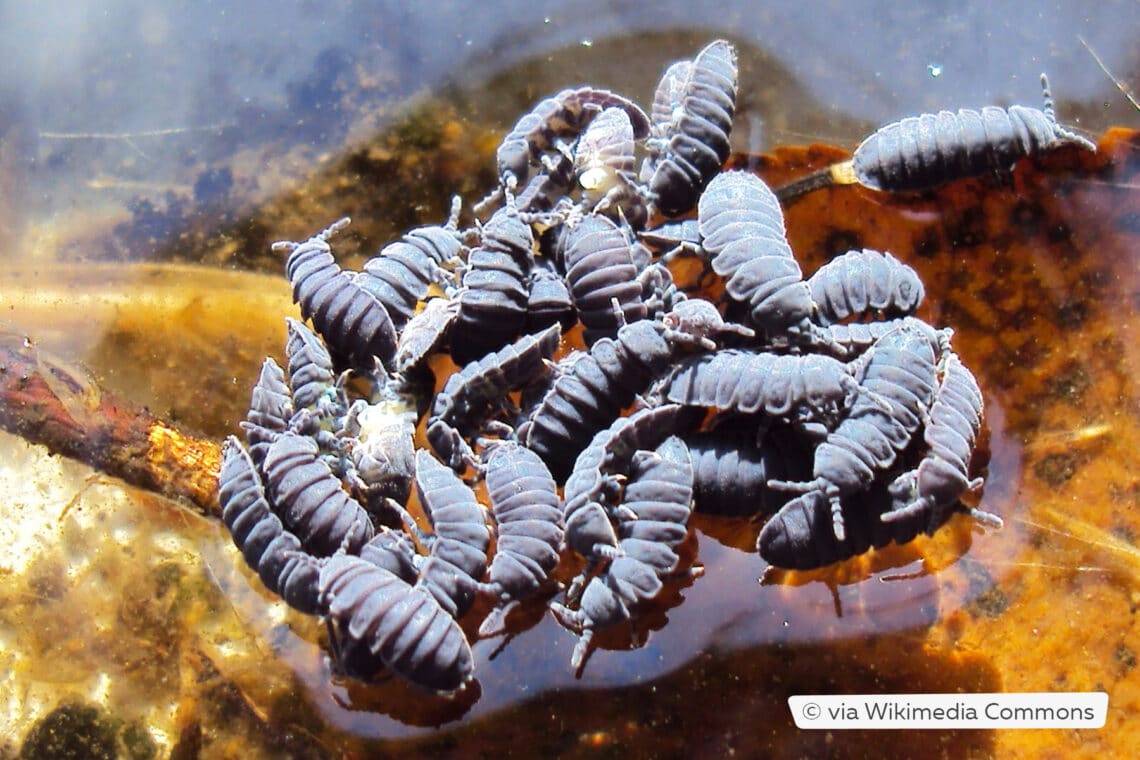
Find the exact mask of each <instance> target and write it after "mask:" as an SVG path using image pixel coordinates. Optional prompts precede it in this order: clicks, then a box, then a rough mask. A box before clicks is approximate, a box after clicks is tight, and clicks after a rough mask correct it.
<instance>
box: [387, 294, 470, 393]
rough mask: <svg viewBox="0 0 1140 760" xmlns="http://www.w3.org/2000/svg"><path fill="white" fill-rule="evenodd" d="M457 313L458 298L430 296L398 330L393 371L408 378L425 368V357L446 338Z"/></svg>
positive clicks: (432, 352) (437, 348)
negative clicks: (416, 312)
mask: <svg viewBox="0 0 1140 760" xmlns="http://www.w3.org/2000/svg"><path fill="white" fill-rule="evenodd" d="M457 316H459V301H458V300H456V299H452V298H432V299H430V300H429V301H428V302H427V303H426V304H425V305H424V308H423V310H422V311H420V312H419V313H418V314H416V315H415V316H414V317H412V318H411V319H410V320H409V321H408V323H407V324H406V325H404V329H403V330H401V331H400V341H399V344H398V345H397V347H396V372H398V373H399V374H400V375H401V376H402V377H404V378H409V377H412V376H414V375H417V374H420V373H421V372H423V371H424V370H426V363H427V359H428V357H430V356H431V355H432V354H434V353H435V352H436V351H438V350H439V349H440V348H441V347H442V346H443V344H444V343H445V342H446V341H447V336H448V334H449V333H450V331H451V325H452V324H453V323H454V322H455V318H456V317H457Z"/></svg>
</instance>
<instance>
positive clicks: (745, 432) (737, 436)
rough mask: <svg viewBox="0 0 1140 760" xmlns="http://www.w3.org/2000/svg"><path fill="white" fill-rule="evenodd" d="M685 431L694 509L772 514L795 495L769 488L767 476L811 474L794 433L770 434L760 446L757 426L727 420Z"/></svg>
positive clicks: (713, 512) (791, 477) (731, 514)
mask: <svg viewBox="0 0 1140 760" xmlns="http://www.w3.org/2000/svg"><path fill="white" fill-rule="evenodd" d="M722 427H731V428H733V429H732V430H721V429H717V430H715V431H712V432H709V433H698V434H696V435H692V436H687V437H686V439H685V441H686V443H688V446H689V454H690V455H691V456H692V461H693V491H694V495H695V503H696V508H697V509H698V510H699V511H700V512H702V513H703V514H709V515H724V516H728V517H749V516H766V515H771V514H774V513H775V512H776V511H777V510H778V509H779V508H780V507H782V506H783V505H784V504H786V503H787V502H788V501H789V499H790V498H791V496H790V495H789V494H788V493H786V492H784V491H777V490H775V489H772V488H769V487H768V481H769V480H789V481H797V480H802V479H803V478H807V477H810V476H811V459H810V453H809V452H808V451H807V450H806V449H805V447H804V446H802V445H800V444H798V442H797V441H796V439H795V438H793V437H790V436H779V437H778V436H767V437H765V438H764V439H763V441H762V442H761V443H760V444H759V445H757V431H756V430H754V429H752V428H751V427H748V426H739V425H724V426H722Z"/></svg>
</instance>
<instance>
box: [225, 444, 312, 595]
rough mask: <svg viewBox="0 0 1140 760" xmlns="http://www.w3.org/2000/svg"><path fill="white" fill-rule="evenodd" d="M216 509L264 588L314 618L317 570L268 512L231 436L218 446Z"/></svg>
mask: <svg viewBox="0 0 1140 760" xmlns="http://www.w3.org/2000/svg"><path fill="white" fill-rule="evenodd" d="M218 504H219V505H220V506H221V510H222V522H224V523H225V525H226V528H228V529H229V532H230V536H231V537H232V538H233V540H234V544H235V545H236V546H237V548H238V549H239V550H241V553H242V556H243V557H244V558H245V563H246V564H247V565H249V567H250V569H252V570H254V571H255V572H256V573H257V575H258V577H260V578H261V582H262V583H264V584H265V587H266V588H267V589H269V590H270V591H272V592H273V593H275V594H277V595H278V596H279V597H281V598H282V599H284V600H285V602H286V604H288V605H289V606H290V607H293V608H294V609H297V610H300V611H301V612H304V613H306V614H309V615H316V614H318V613H319V612H320V611H321V606H320V604H319V603H318V588H317V580H318V577H319V575H320V565H319V563H318V561H317V560H316V559H314V558H313V557H311V556H310V555H308V554H306V553H305V552H304V551H303V550H302V549H301V542H300V541H299V540H298V539H297V537H296V536H294V535H293V534H292V533H290V532H289V531H287V530H285V527H284V526H283V525H282V524H281V520H280V518H278V517H277V515H275V514H273V512H272V511H271V510H270V508H269V502H268V501H267V500H266V497H265V489H264V488H263V486H262V484H261V478H260V476H259V475H258V473H257V468H256V466H255V465H254V463H253V460H252V459H251V458H250V456H249V454H247V453H246V451H245V449H243V448H242V445H241V444H240V443H238V440H237V439H236V438H234V437H233V436H229V437H228V438H226V441H225V443H224V444H223V446H222V466H221V470H220V471H219V473H218Z"/></svg>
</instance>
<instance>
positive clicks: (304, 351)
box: [285, 317, 345, 415]
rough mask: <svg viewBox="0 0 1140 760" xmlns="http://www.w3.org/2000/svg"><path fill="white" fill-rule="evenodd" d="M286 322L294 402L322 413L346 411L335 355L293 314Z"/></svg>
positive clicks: (300, 406)
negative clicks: (334, 361) (334, 359)
mask: <svg viewBox="0 0 1140 760" xmlns="http://www.w3.org/2000/svg"><path fill="white" fill-rule="evenodd" d="M285 322H286V324H287V329H286V332H287V335H288V337H287V339H286V342H285V354H286V356H287V357H288V365H289V385H290V387H291V388H292V391H293V405H294V406H295V407H296V408H297V409H310V410H313V411H315V412H317V413H318V414H321V415H326V414H328V415H335V414H337V413H338V412H339V413H340V414H344V411H345V409H344V406H345V405H344V403H343V398H342V397H341V398H338V395H340V396H343V394H338V391H339V390H340V389H339V388H337V385H336V374H335V373H334V372H333V361H332V356H331V355H330V354H329V351H328V349H327V348H326V347H325V344H324V342H323V341H322V340H321V339H320V337H319V336H317V334H316V333H314V332H313V331H312V330H310V329H309V328H308V327H306V326H305V325H304V324H303V323H301V322H298V321H297V320H295V319H292V318H289V317H286V319H285Z"/></svg>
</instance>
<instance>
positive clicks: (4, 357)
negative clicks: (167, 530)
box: [0, 333, 221, 516]
mask: <svg viewBox="0 0 1140 760" xmlns="http://www.w3.org/2000/svg"><path fill="white" fill-rule="evenodd" d="M0 428H3V429H4V430H7V431H9V432H11V433H14V434H16V435H19V436H21V437H22V438H24V439H25V440H27V441H29V442H31V443H38V444H41V445H43V446H45V447H47V449H48V451H50V452H51V453H53V454H59V455H62V456H66V457H69V458H71V459H77V460H79V461H80V462H84V463H85V464H88V465H90V466H91V467H94V468H95V469H96V470H99V471H100V472H104V473H106V474H108V475H111V476H114V477H117V478H120V479H122V480H124V481H126V482H127V483H128V484H130V485H132V486H136V487H138V488H142V489H145V490H148V491H151V492H154V493H157V494H160V495H162V496H165V497H168V498H171V499H175V500H180V501H183V502H186V503H189V504H191V505H193V506H194V508H195V509H196V510H197V511H198V512H200V513H202V514H205V515H215V516H216V515H218V505H217V471H218V466H219V464H220V462H221V448H220V446H219V445H218V443H217V442H216V441H213V440H210V439H208V438H204V437H201V436H196V435H194V434H191V433H188V432H186V431H183V430H179V429H177V428H175V427H174V426H172V425H170V424H168V423H166V422H163V421H162V420H160V419H159V418H157V417H155V416H154V415H153V414H151V413H150V412H149V411H148V410H147V409H145V408H143V407H139V406H137V405H136V404H133V403H132V402H130V401H128V400H126V399H123V398H120V397H118V396H117V395H115V394H113V393H109V392H107V391H104V390H101V389H99V388H98V386H97V385H96V383H95V381H94V380H93V379H92V378H91V377H90V376H88V375H87V374H86V373H85V372H83V371H82V370H81V369H79V368H77V367H74V366H70V365H67V364H65V363H64V362H63V361H61V360H59V359H57V358H54V357H51V356H49V355H48V354H46V353H44V352H42V351H40V350H39V349H38V348H36V347H35V346H34V345H33V344H32V343H31V342H30V341H28V340H27V339H24V338H19V337H18V336H14V335H12V334H11V333H6V334H4V335H2V336H0Z"/></svg>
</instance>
